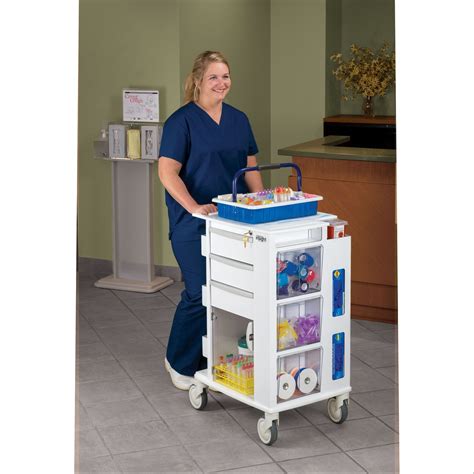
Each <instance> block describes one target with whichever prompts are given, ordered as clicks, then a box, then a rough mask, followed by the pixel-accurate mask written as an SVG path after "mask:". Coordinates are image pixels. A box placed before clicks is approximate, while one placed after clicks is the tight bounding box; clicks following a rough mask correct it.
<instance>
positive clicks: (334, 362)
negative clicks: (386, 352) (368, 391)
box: [321, 237, 351, 393]
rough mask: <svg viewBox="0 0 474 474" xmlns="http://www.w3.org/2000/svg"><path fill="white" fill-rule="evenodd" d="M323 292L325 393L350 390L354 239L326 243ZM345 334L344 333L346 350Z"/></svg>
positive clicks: (345, 238)
mask: <svg viewBox="0 0 474 474" xmlns="http://www.w3.org/2000/svg"><path fill="white" fill-rule="evenodd" d="M321 289H322V294H323V318H322V324H321V329H322V333H321V343H322V347H323V355H322V371H321V375H322V380H321V392H322V393H324V392H332V391H335V390H339V389H343V388H345V387H347V389H348V391H350V360H351V345H350V341H351V238H350V237H344V238H339V239H330V240H327V241H325V243H324V252H323V271H322V284H321ZM341 302H342V304H341ZM341 333H344V346H343V351H342V337H341ZM335 341H336V342H335ZM342 352H343V358H342ZM342 361H343V363H342ZM334 366H335V367H334Z"/></svg>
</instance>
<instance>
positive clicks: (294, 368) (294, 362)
mask: <svg viewBox="0 0 474 474" xmlns="http://www.w3.org/2000/svg"><path fill="white" fill-rule="evenodd" d="M320 379H321V349H314V350H312V351H306V352H300V353H299V354H292V355H290V356H286V357H280V358H279V359H278V372H277V400H278V402H283V401H286V400H290V399H294V398H299V397H304V396H307V395H310V394H312V393H316V392H319V391H320V386H321V383H320Z"/></svg>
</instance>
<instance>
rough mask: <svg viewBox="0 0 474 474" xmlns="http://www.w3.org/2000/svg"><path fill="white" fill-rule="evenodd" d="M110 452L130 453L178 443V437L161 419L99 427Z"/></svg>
mask: <svg viewBox="0 0 474 474" xmlns="http://www.w3.org/2000/svg"><path fill="white" fill-rule="evenodd" d="M99 432H100V434H101V436H102V438H103V440H104V442H105V444H106V446H107V447H108V448H109V450H110V452H111V453H112V454H121V453H131V452H134V451H145V450H150V449H159V448H166V447H167V446H177V445H179V444H180V443H179V440H178V438H177V437H176V436H175V435H174V434H173V433H172V432H171V431H170V430H169V429H168V427H167V426H166V425H165V424H164V423H163V422H162V421H147V422H144V423H130V424H126V425H118V426H109V427H105V428H99Z"/></svg>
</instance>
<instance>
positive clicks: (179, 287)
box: [160, 281, 184, 296]
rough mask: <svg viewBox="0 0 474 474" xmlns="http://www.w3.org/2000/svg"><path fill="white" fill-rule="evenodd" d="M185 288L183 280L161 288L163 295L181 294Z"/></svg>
mask: <svg viewBox="0 0 474 474" xmlns="http://www.w3.org/2000/svg"><path fill="white" fill-rule="evenodd" d="M183 290H184V282H182V281H175V282H174V283H173V284H172V285H170V286H167V287H166V288H163V289H162V290H160V293H162V294H163V295H167V296H168V295H177V294H178V295H180V294H181V292H182V291H183Z"/></svg>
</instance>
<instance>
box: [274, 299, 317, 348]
mask: <svg viewBox="0 0 474 474" xmlns="http://www.w3.org/2000/svg"><path fill="white" fill-rule="evenodd" d="M321 305H322V302H321V298H320V297H317V298H314V299H310V300H305V301H300V302H298V303H288V304H282V305H279V306H278V327H277V348H278V350H279V351H283V350H285V349H290V348H292V347H300V346H305V345H308V344H314V343H316V342H320V340H321Z"/></svg>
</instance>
